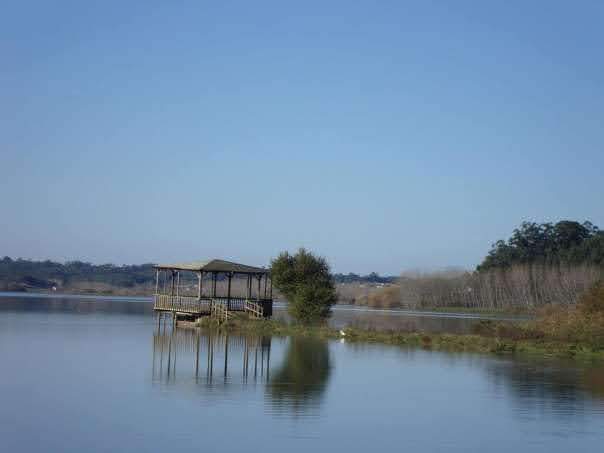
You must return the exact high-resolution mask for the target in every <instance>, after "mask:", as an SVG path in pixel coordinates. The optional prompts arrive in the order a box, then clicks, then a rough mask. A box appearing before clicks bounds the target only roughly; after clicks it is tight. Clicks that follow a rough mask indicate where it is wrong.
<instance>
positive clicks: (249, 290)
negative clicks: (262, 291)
mask: <svg viewBox="0 0 604 453" xmlns="http://www.w3.org/2000/svg"><path fill="white" fill-rule="evenodd" d="M251 298H252V276H251V275H250V274H247V300H250V299H251Z"/></svg>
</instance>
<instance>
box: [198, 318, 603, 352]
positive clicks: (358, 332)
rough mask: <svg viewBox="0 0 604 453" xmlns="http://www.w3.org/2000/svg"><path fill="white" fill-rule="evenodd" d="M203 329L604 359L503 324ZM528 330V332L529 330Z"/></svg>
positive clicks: (265, 323) (245, 323) (251, 324)
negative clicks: (464, 330) (458, 328)
mask: <svg viewBox="0 0 604 453" xmlns="http://www.w3.org/2000/svg"><path fill="white" fill-rule="evenodd" d="M523 324H525V325H524V326H523V325H522V324H517V328H518V329H522V330H524V329H527V327H528V324H529V323H523ZM198 325H199V326H200V327H202V328H209V329H216V330H219V331H222V332H236V333H239V334H250V335H272V336H312V337H316V338H324V339H335V338H343V339H345V341H349V342H366V343H381V344H389V345H398V346H411V347H422V348H426V349H432V350H443V351H467V352H480V353H497V354H529V355H538V356H542V357H560V358H562V357H565V358H576V359H582V360H604V346H603V345H602V344H593V343H590V342H571V341H560V340H557V339H555V338H545V337H541V338H529V337H530V336H531V335H527V337H525V338H522V337H521V336H519V335H516V336H515V337H514V336H509V335H508V336H506V335H499V334H497V327H498V326H500V325H501V326H503V325H504V324H497V323H491V322H488V323H487V325H488V328H489V329H490V330H488V331H487V330H486V329H485V330H484V331H483V332H480V333H474V334H469V335H459V334H448V333H433V332H419V331H418V332H406V331H398V330H378V329H359V328H346V329H344V330H339V329H332V328H329V327H326V326H322V325H313V326H308V325H299V324H287V323H284V322H281V321H274V320H251V319H249V320H248V319H237V320H232V321H229V322H227V323H222V324H218V323H217V322H216V321H215V320H213V319H209V318H206V319H203V320H201V321H200V322H198ZM527 331H529V330H527Z"/></svg>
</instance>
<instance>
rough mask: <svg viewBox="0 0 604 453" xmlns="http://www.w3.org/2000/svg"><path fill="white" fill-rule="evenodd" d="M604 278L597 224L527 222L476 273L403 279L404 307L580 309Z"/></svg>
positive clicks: (603, 243)
mask: <svg viewBox="0 0 604 453" xmlns="http://www.w3.org/2000/svg"><path fill="white" fill-rule="evenodd" d="M602 279H604V232H602V231H601V230H600V229H599V228H598V227H596V226H595V225H593V224H592V223H591V222H583V223H579V222H576V221H571V220H563V221H560V222H557V223H534V222H523V223H522V224H521V225H520V227H519V228H516V229H515V230H514V231H513V233H512V235H511V237H510V238H509V239H508V240H500V241H497V242H496V243H495V244H493V246H492V248H491V250H490V251H489V253H488V254H487V256H486V257H485V258H484V260H483V261H482V263H481V264H479V265H478V266H477V268H476V270H475V271H473V272H466V273H464V274H462V275H459V276H455V277H448V276H445V275H442V274H439V273H434V274H430V275H425V276H422V277H419V278H407V277H401V279H400V280H399V285H400V297H399V306H403V307H408V308H434V307H466V308H478V309H488V310H490V309H494V310H510V309H512V310H513V309H519V310H533V309H537V308H540V307H543V306H546V305H554V304H555V305H565V306H574V305H576V304H577V301H578V300H579V298H580V297H581V296H582V295H583V294H584V293H585V292H586V291H587V290H588V289H589V288H591V287H593V286H594V285H595V284H596V283H597V282H598V281H600V280H602Z"/></svg>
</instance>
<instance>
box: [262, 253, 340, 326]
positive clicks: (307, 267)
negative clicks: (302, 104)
mask: <svg viewBox="0 0 604 453" xmlns="http://www.w3.org/2000/svg"><path fill="white" fill-rule="evenodd" d="M270 270H271V278H272V280H273V284H274V285H275V287H276V288H277V289H278V290H279V291H280V292H281V294H283V296H285V298H286V299H287V301H288V311H289V313H290V314H291V316H292V317H293V318H294V319H296V320H297V321H300V322H312V321H317V320H320V319H325V318H327V317H329V315H330V314H331V306H332V305H333V304H335V302H336V290H335V285H334V281H333V277H332V275H331V273H330V271H329V264H327V261H326V260H325V258H323V257H318V256H315V255H313V254H312V253H311V252H309V251H307V250H306V249H304V248H301V249H299V250H298V252H297V253H296V254H295V255H290V254H289V252H287V251H285V252H282V253H281V254H280V255H279V256H278V257H277V258H276V259H274V260H272V261H271V269H270Z"/></svg>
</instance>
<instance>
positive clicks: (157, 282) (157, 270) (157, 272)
mask: <svg viewBox="0 0 604 453" xmlns="http://www.w3.org/2000/svg"><path fill="white" fill-rule="evenodd" d="M158 288H159V269H155V295H156V296H157V289H158Z"/></svg>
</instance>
